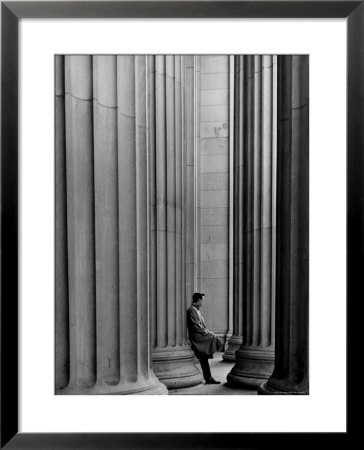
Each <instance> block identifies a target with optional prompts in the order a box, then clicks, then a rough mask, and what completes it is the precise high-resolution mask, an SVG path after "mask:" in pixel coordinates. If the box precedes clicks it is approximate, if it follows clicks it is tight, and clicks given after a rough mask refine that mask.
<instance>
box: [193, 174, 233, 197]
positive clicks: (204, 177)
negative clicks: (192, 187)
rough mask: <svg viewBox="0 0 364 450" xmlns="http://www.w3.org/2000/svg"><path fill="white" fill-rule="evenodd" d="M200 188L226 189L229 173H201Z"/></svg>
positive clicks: (206, 189)
mask: <svg viewBox="0 0 364 450" xmlns="http://www.w3.org/2000/svg"><path fill="white" fill-rule="evenodd" d="M200 189H201V192H202V191H212V190H213V191H219V190H222V191H226V190H228V189H229V173H228V172H221V173H201V174H200Z"/></svg>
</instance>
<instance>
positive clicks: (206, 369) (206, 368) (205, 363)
mask: <svg viewBox="0 0 364 450" xmlns="http://www.w3.org/2000/svg"><path fill="white" fill-rule="evenodd" d="M199 360H200V364H201V368H202V373H203V377H204V379H205V380H209V379H210V378H211V371H210V365H209V360H208V358H199Z"/></svg>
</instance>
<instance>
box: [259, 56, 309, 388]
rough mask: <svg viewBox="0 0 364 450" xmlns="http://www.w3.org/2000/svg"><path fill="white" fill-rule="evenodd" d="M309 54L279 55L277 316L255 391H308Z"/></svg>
mask: <svg viewBox="0 0 364 450" xmlns="http://www.w3.org/2000/svg"><path fill="white" fill-rule="evenodd" d="M308 114H309V113H308V56H278V185H277V269H278V270H277V319H276V324H277V325H276V330H277V332H276V356H275V367H274V372H273V374H272V376H271V377H270V378H269V380H268V381H267V382H266V383H265V384H263V385H262V386H261V388H260V389H259V393H260V394H308V390H309V388H308V280H309V278H308V277H309V259H308V254H309V234H308V233H309V182H308V180H309V154H308V152H309V140H308V139H309V133H308V117H309V116H308Z"/></svg>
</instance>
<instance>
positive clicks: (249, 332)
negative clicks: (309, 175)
mask: <svg viewBox="0 0 364 450" xmlns="http://www.w3.org/2000/svg"><path fill="white" fill-rule="evenodd" d="M246 61H247V64H246V95H245V98H246V105H247V108H246V121H245V124H246V128H245V139H244V143H243V145H245V146H246V151H245V152H243V154H244V156H243V165H244V166H245V183H244V186H250V187H251V186H252V185H253V176H252V163H253V145H254V141H253V140H252V136H253V133H254V123H255V121H254V83H253V79H254V56H247V57H246ZM252 193H253V189H246V188H245V189H244V188H243V196H244V204H245V214H244V230H245V231H244V233H243V235H244V239H245V241H246V242H245V245H244V247H245V249H246V251H245V252H244V259H243V260H244V262H245V267H246V269H245V271H244V281H245V283H244V286H245V290H244V291H245V292H244V293H245V298H246V299H247V300H248V299H249V300H248V301H246V302H244V308H243V314H244V316H245V317H246V321H245V323H244V324H245V327H244V330H243V333H244V335H243V342H245V343H246V345H250V344H251V343H252V336H253V330H254V326H253V312H252V305H253V301H252V300H253V295H254V291H253V286H252V282H251V279H252V273H253V267H252V265H251V260H250V258H249V257H248V256H247V255H249V254H251V253H252V251H253V233H252V232H251V230H253V220H252V219H253V199H252ZM243 298H244V297H243Z"/></svg>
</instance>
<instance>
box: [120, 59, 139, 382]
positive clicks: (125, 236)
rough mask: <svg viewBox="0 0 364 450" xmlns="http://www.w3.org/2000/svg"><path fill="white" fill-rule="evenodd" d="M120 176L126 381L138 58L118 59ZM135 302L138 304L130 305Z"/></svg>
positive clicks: (132, 370) (132, 372)
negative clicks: (136, 61)
mask: <svg viewBox="0 0 364 450" xmlns="http://www.w3.org/2000/svg"><path fill="white" fill-rule="evenodd" d="M117 78H118V79H117V83H118V86H117V90H118V93H117V96H118V109H119V111H118V156H119V165H118V174H119V177H118V179H119V296H120V329H121V333H120V364H121V374H122V376H124V377H125V379H126V381H128V382H133V381H136V376H137V375H136V374H137V352H138V350H137V347H138V331H137V328H138V327H137V325H138V324H137V317H138V316H137V295H138V292H136V287H137V270H138V267H137V246H136V242H137V212H136V177H135V175H136V161H135V157H136V149H135V74H134V57H133V56H118V57H117ZM130 298H132V299H133V300H134V301H130Z"/></svg>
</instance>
